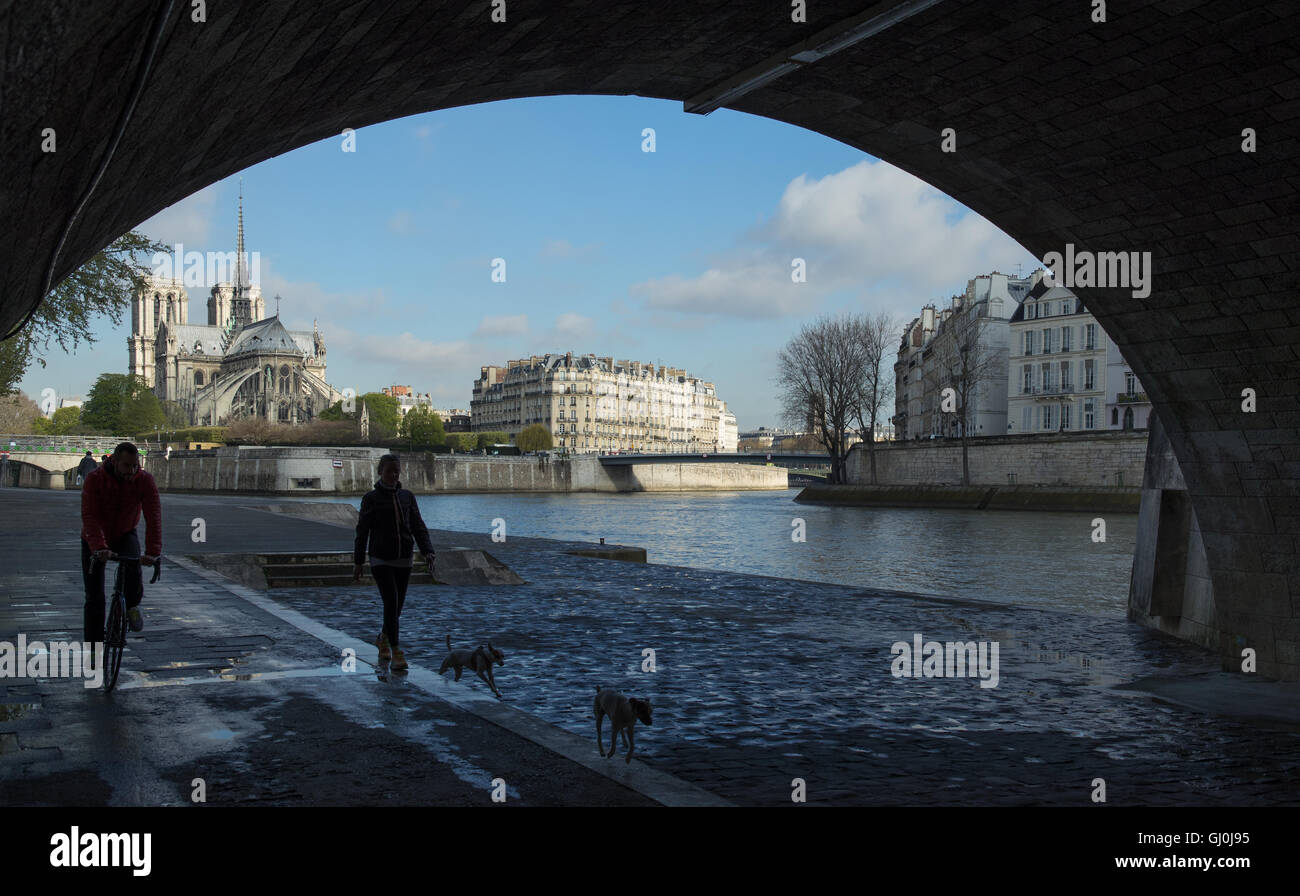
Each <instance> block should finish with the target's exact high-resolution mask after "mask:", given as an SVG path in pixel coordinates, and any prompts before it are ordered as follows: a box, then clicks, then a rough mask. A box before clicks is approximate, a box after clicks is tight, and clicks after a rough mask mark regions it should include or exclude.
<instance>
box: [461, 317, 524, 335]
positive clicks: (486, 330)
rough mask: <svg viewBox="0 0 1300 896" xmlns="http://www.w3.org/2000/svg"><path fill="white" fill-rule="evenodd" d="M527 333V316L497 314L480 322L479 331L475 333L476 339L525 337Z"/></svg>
mask: <svg viewBox="0 0 1300 896" xmlns="http://www.w3.org/2000/svg"><path fill="white" fill-rule="evenodd" d="M527 332H528V315H527V314H495V315H488V316H487V317H485V318H483V320H482V321H480V322H479V325H478V329H476V330H475V331H474V338H476V339H481V338H492V337H500V336H523V335H525V334H526V333H527Z"/></svg>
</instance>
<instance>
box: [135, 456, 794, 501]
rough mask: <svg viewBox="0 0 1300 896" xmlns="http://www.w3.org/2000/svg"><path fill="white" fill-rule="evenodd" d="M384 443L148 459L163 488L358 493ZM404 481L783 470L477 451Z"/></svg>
mask: <svg viewBox="0 0 1300 896" xmlns="http://www.w3.org/2000/svg"><path fill="white" fill-rule="evenodd" d="M385 453H387V452H386V451H385V450H384V449H382V448H287V447H286V448H262V447H237V448H236V447H228V448H213V449H208V450H205V451H173V452H172V453H171V457H170V458H168V457H163V456H152V455H151V456H150V458H149V462H148V464H147V469H148V470H149V472H150V473H152V474H153V476H154V478H155V479H156V480H157V482H158V488H159V489H160V490H162V491H186V492H224V493H233V494H238V493H241V492H248V493H257V494H284V495H302V494H306V495H311V494H334V495H358V494H364V493H365V492H368V491H370V489H372V488H373V487H374V483H375V480H376V479H378V474H377V472H376V468H377V465H378V463H379V458H380V457H382V456H383V455H384V454H385ZM399 456H400V457H401V459H402V476H401V480H402V485H403V486H404V487H405V488H409V489H411V490H412V491H415V492H420V493H424V494H431V493H436V492H448V493H454V492H634V491H711V490H720V491H721V490H737V489H784V488H787V487H788V485H789V483H788V476H787V474H786V471H785V469H784V468H781V467H767V466H761V465H756V464H727V463H665V464H632V465H627V466H610V467H606V466H605V465H603V464H602V463H601V462H600V458H599V457H598V456H596V455H578V456H576V457H572V458H569V459H567V460H556V459H553V458H552V459H550V460H549V461H548V462H546V463H543V462H542V461H541V460H540V459H539V458H536V457H484V456H481V455H473V454H432V453H428V452H416V453H412V454H401V453H400V452H399Z"/></svg>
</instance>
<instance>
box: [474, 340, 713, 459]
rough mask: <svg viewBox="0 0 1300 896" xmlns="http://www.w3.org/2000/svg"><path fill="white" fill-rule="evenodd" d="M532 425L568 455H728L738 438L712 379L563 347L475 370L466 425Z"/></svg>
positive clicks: (480, 428)
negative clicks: (540, 427)
mask: <svg viewBox="0 0 1300 896" xmlns="http://www.w3.org/2000/svg"><path fill="white" fill-rule="evenodd" d="M534 423H540V424H541V425H543V426H545V427H546V428H547V429H548V430H549V431H550V433H551V437H552V439H553V441H554V444H555V446H556V448H563V449H566V450H568V451H570V452H573V453H598V452H612V451H619V452H633V453H675V452H689V453H694V452H718V453H723V452H734V451H735V450H736V443H737V435H738V431H737V427H736V418H735V415H734V414H732V413H730V412H729V411H728V410H727V405H726V402H724V401H722V400H721V399H719V398H718V395H717V391H716V389H715V388H714V385H713V383H710V382H706V381H704V380H701V379H699V378H698V377H693V376H691V375H690V374H688V373H687V372H686V371H685V370H681V369H679V368H676V367H667V366H663V365H655V364H648V363H642V362H640V361H615V360H614V359H613V358H612V357H603V358H602V357H597V356H596V355H594V354H586V355H575V354H574V353H573V352H566V353H564V354H546V355H540V356H539V355H534V356H532V357H530V358H524V359H520V360H517V361H509V362H507V363H506V365H505V366H502V367H498V366H488V367H482V368H480V375H479V378H478V380H476V381H475V383H474V392H473V397H472V399H471V400H470V425H471V429H472V430H473V431H474V432H494V431H500V432H506V433H509V434H510V435H512V436H513V435H517V434H518V433H519V431H520V430H522V429H523V428H524V427H526V426H529V425H531V424H534Z"/></svg>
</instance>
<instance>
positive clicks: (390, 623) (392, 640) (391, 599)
mask: <svg viewBox="0 0 1300 896" xmlns="http://www.w3.org/2000/svg"><path fill="white" fill-rule="evenodd" d="M370 574H371V575H373V576H374V577H375V584H376V585H378V586H379V596H380V597H382V598H383V599H384V633H385V634H387V635H388V646H389V647H396V646H397V619H398V617H399V616H401V615H402V605H403V604H405V603H406V583H407V582H409V581H410V580H411V569H410V567H403V566H372V567H370Z"/></svg>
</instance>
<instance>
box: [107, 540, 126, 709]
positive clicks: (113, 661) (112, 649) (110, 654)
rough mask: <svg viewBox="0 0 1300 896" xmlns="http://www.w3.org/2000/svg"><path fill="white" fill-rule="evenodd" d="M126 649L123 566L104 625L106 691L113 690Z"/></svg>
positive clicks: (119, 569) (118, 571) (118, 573)
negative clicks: (123, 652)
mask: <svg viewBox="0 0 1300 896" xmlns="http://www.w3.org/2000/svg"><path fill="white" fill-rule="evenodd" d="M125 649H126V597H125V596H124V595H123V594H122V567H121V566H120V565H119V566H118V568H117V585H116V586H114V588H113V602H112V604H111V605H110V606H109V610H108V622H107V623H106V624H105V625H104V662H105V663H106V664H107V665H106V666H105V667H104V691H105V692H108V691H111V690H113V686H114V685H116V684H117V672H118V670H119V669H120V668H122V651H123V650H125Z"/></svg>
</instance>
